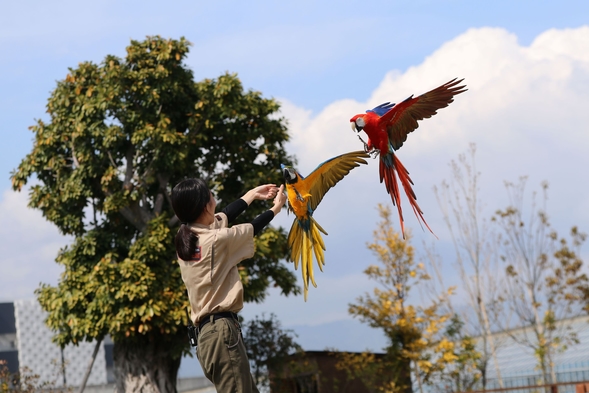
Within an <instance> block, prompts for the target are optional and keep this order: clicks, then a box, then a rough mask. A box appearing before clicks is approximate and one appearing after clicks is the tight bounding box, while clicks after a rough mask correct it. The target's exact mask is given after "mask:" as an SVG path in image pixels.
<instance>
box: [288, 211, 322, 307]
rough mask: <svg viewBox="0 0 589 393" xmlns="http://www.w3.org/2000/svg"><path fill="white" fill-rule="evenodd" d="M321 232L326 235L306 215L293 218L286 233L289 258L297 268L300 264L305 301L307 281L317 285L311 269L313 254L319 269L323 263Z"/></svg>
mask: <svg viewBox="0 0 589 393" xmlns="http://www.w3.org/2000/svg"><path fill="white" fill-rule="evenodd" d="M321 233H323V234H325V235H327V232H326V231H325V229H323V228H322V227H321V225H319V224H318V223H317V221H315V219H314V218H313V217H308V218H307V219H306V220H299V219H295V220H294V222H293V224H292V226H291V228H290V233H289V234H288V247H289V249H290V259H291V260H292V261H293V262H294V264H295V269H297V270H298V267H299V262H300V264H301V275H302V278H303V293H304V295H305V301H306V300H307V295H308V291H309V281H310V282H311V284H313V286H314V287H315V288H316V287H317V282H316V281H315V273H314V270H313V256H314V257H315V258H314V259H315V260H316V261H317V266H319V269H320V270H321V271H323V266H324V265H325V255H324V251H325V243H324V241H323V237H322V236H321Z"/></svg>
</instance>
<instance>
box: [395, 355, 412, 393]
mask: <svg viewBox="0 0 589 393" xmlns="http://www.w3.org/2000/svg"><path fill="white" fill-rule="evenodd" d="M399 360H400V361H399V374H398V375H399V376H398V378H399V380H398V385H399V386H400V387H401V389H402V390H401V391H402V392H403V393H413V381H412V380H411V360H410V359H407V358H402V359H399Z"/></svg>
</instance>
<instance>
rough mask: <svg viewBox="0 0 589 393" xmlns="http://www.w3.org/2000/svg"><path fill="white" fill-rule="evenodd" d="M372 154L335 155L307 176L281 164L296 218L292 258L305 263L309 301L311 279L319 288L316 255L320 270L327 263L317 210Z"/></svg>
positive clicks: (290, 239)
mask: <svg viewBox="0 0 589 393" xmlns="http://www.w3.org/2000/svg"><path fill="white" fill-rule="evenodd" d="M369 157H370V155H369V154H367V153H366V152H364V151H354V152H351V153H346V154H342V155H339V156H337V157H334V158H331V159H329V160H327V161H325V162H324V163H322V164H321V165H319V166H318V167H317V168H315V170H314V171H313V172H311V174H310V175H309V176H307V177H303V176H302V175H301V174H300V173H298V172H297V171H296V170H295V169H294V168H292V167H287V166H285V165H281V167H282V170H283V175H284V181H285V183H286V195H287V197H288V210H289V211H292V212H293V213H294V215H295V219H294V221H293V223H292V226H291V228H290V232H289V234H288V247H289V250H290V259H291V261H293V262H294V264H295V269H298V266H299V261H300V262H301V272H302V276H303V284H304V294H305V301H306V300H307V292H308V290H309V279H310V280H311V283H312V284H313V286H314V287H317V283H316V282H315V277H314V274H313V254H314V255H315V259H317V265H318V266H319V269H320V270H321V271H323V265H325V256H324V254H323V251H325V243H324V242H323V238H322V237H321V233H320V232H323V234H324V235H327V232H326V231H325V230H324V229H323V228H322V227H321V225H319V224H318V223H317V221H315V219H314V218H313V213H314V212H315V210H316V209H317V206H318V205H319V203H320V202H321V200H322V199H323V196H324V195H325V193H327V191H329V189H330V188H331V187H333V186H335V185H336V184H337V182H339V181H340V180H341V179H343V178H344V176H346V175H347V174H348V173H350V171H351V170H352V169H354V168H355V167H357V166H360V164H366V163H367V162H366V160H364V159H365V158H369Z"/></svg>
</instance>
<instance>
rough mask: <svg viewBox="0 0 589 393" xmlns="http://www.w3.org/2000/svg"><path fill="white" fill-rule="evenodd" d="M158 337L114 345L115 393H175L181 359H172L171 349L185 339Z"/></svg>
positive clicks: (125, 341)
mask: <svg viewBox="0 0 589 393" xmlns="http://www.w3.org/2000/svg"><path fill="white" fill-rule="evenodd" d="M170 339H171V338H170V337H165V338H164V337H163V336H160V335H154V336H148V337H141V338H140V339H139V340H137V339H136V338H135V339H134V340H133V341H132V340H124V341H117V342H115V343H114V348H113V358H114V373H115V380H116V382H115V383H116V386H115V392H116V393H131V392H132V393H177V391H176V378H177V376H178V368H180V361H181V360H182V358H181V357H180V356H179V357H178V358H173V356H172V354H171V348H174V347H175V348H178V345H182V343H181V342H179V340H187V338H186V337H185V335H177V337H175V338H172V339H173V340H178V342H175V343H171V342H170Z"/></svg>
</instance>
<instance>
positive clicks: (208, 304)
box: [178, 213, 254, 324]
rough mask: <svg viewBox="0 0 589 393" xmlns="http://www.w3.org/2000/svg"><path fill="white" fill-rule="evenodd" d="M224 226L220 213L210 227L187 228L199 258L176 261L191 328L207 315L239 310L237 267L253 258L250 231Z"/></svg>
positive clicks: (240, 296) (246, 227)
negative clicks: (189, 314) (196, 237)
mask: <svg viewBox="0 0 589 393" xmlns="http://www.w3.org/2000/svg"><path fill="white" fill-rule="evenodd" d="M228 225H229V223H228V221H227V216H226V215H225V214H224V213H218V214H216V215H215V222H213V223H212V224H211V225H210V226H206V225H200V224H193V225H190V230H191V231H193V232H194V233H196V234H197V235H198V237H199V240H198V243H197V245H198V246H200V248H201V250H200V253H201V257H200V259H197V260H192V261H184V260H182V259H180V258H178V263H179V264H180V270H181V272H182V280H183V281H184V284H185V285H186V288H187V289H188V297H189V299H190V306H191V311H192V313H191V319H192V322H193V323H194V324H198V323H200V322H201V320H202V318H203V317H204V316H205V315H207V314H213V313H218V312H223V311H232V312H235V313H237V312H238V311H240V310H241V309H242V308H243V285H242V284H241V280H240V279H239V272H238V271H237V264H238V263H239V262H241V261H243V260H244V259H247V258H251V257H253V256H254V227H253V226H252V224H239V225H234V226H232V227H228Z"/></svg>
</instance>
